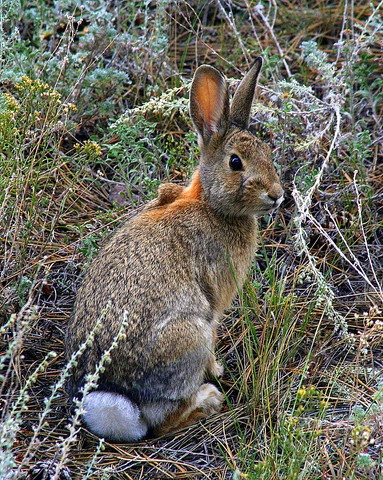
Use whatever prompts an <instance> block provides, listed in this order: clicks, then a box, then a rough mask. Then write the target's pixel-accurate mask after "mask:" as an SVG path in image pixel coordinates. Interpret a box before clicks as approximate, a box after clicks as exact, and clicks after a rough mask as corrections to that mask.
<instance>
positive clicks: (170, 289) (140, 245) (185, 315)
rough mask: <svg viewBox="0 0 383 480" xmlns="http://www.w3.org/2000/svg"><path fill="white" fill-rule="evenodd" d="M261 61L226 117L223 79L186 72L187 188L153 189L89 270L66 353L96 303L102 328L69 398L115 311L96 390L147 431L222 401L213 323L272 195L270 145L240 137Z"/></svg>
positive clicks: (166, 427)
mask: <svg viewBox="0 0 383 480" xmlns="http://www.w3.org/2000/svg"><path fill="white" fill-rule="evenodd" d="M260 63H261V62H260V60H258V62H256V64H255V65H254V67H253V68H252V69H251V70H250V72H249V73H248V75H247V76H246V77H245V78H244V80H243V81H242V83H241V84H240V86H239V88H238V90H237V93H236V96H235V98H236V99H237V100H235V98H234V100H233V102H232V105H231V109H230V106H229V95H228V89H227V84H226V81H225V79H224V77H223V76H222V75H221V74H220V73H219V72H218V71H217V70H215V69H214V68H212V67H209V66H202V67H200V68H199V69H198V70H197V72H196V74H195V77H194V79H193V83H192V88H191V95H190V111H191V116H192V119H193V122H194V125H195V127H196V129H197V132H198V135H199V144H200V147H201V161H200V166H199V169H198V170H197V171H196V172H195V174H194V176H193V178H192V180H191V182H190V184H189V186H187V187H186V188H185V187H181V186H179V185H175V184H164V185H163V186H162V187H161V188H160V190H159V196H158V198H157V199H156V200H154V201H153V202H150V203H149V204H148V205H147V207H146V208H145V209H144V210H143V211H142V213H141V214H139V215H137V216H136V217H134V218H132V219H131V220H129V221H128V222H127V223H125V224H124V225H123V226H122V227H121V228H120V229H119V230H118V231H117V232H116V233H115V235H114V236H113V237H112V239H111V240H110V241H109V243H107V244H106V245H105V247H104V248H103V249H102V250H101V251H100V253H99V255H98V257H97V258H96V259H95V260H94V262H93V263H92V265H91V266H90V268H89V270H88V272H87V274H86V276H85V278H84V281H83V284H82V286H81V288H80V290H79V292H78V295H77V298H76V303H75V312H74V315H73V317H72V319H71V321H70V323H69V326H68V333H67V337H66V346H67V355H68V357H69V356H70V355H72V354H73V353H74V352H76V351H77V350H78V348H79V346H80V345H81V343H83V342H84V341H85V340H86V339H87V338H88V336H89V333H90V332H91V331H92V329H93V328H94V326H95V324H96V323H97V319H98V318H100V315H101V314H102V311H103V309H105V307H106V306H107V308H106V311H105V312H104V317H103V320H102V325H103V327H102V328H101V330H100V332H99V333H97V335H96V338H95V342H94V345H92V347H91V348H88V349H87V350H86V351H85V353H84V354H83V355H82V357H81V358H80V360H79V363H78V366H77V368H76V370H75V371H74V372H73V376H72V379H71V381H70V383H69V391H70V393H71V395H76V393H77V392H78V391H79V389H81V386H82V385H83V384H84V381H85V376H86V374H87V373H89V372H92V371H94V369H95V366H96V365H97V364H98V362H99V361H100V358H101V356H102V353H103V352H104V351H105V350H106V349H108V348H109V347H110V345H111V342H112V341H113V338H115V336H116V335H117V333H118V331H119V328H120V325H121V321H122V318H123V314H125V315H126V318H127V325H126V338H124V340H123V341H120V343H119V345H118V346H117V348H116V349H114V350H113V351H112V352H111V362H110V363H109V364H107V365H106V367H105V371H104V372H103V373H102V374H101V377H100V380H99V385H98V389H100V390H104V391H111V392H120V393H123V394H124V395H125V396H126V397H128V398H129V399H130V400H131V401H132V402H134V403H136V404H137V405H138V407H139V408H140V410H141V412H142V418H143V419H144V420H145V422H146V423H147V424H148V426H149V428H153V429H154V432H155V433H157V434H159V433H164V432H168V431H173V430H174V429H176V428H180V427H182V426H185V425H188V424H190V423H191V422H193V421H195V420H196V419H199V418H203V417H204V416H206V415H209V414H211V413H213V412H215V411H218V410H219V408H220V405H221V403H222V400H223V397H222V394H220V393H219V392H218V390H217V389H216V388H215V387H214V386H213V385H211V384H203V382H204V379H205V378H206V377H212V376H213V377H214V376H215V375H220V374H221V373H222V367H221V366H220V365H219V364H218V363H217V362H216V360H215V356H214V344H215V338H216V329H217V325H218V323H219V320H220V317H221V316H222V313H223V312H224V310H225V309H227V308H229V307H230V305H231V302H232V300H233V297H234V296H235V294H236V292H237V291H238V289H240V288H241V286H242V284H243V281H244V279H245V277H246V274H247V271H248V268H249V265H250V264H251V260H252V257H253V255H254V252H255V248H256V246H257V239H258V230H257V220H256V216H257V215H262V214H264V213H266V212H268V211H270V210H271V209H272V208H274V207H276V206H278V205H279V203H280V201H281V198H282V195H283V190H282V187H281V185H280V182H279V179H278V177H277V174H276V172H275V169H274V167H273V164H272V160H271V159H270V149H269V147H267V146H266V145H265V144H264V143H262V142H261V141H260V140H259V139H257V138H256V137H255V136H253V135H252V134H251V133H250V132H249V131H248V130H247V129H246V127H247V122H248V117H249V115H250V108H251V102H252V99H253V95H254V89H255V83H256V78H257V76H258V73H259V69H260ZM238 91H239V93H238ZM234 120H235V121H234ZM243 122H245V123H243ZM233 155H238V156H239V157H240V158H241V160H242V165H243V168H242V169H241V170H240V171H234V170H233V168H232V167H231V166H230V158H231V157H232V156H233Z"/></svg>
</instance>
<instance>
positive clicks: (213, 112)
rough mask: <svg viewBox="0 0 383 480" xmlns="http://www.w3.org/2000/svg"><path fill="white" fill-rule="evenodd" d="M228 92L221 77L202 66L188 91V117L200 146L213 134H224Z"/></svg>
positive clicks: (228, 109)
mask: <svg viewBox="0 0 383 480" xmlns="http://www.w3.org/2000/svg"><path fill="white" fill-rule="evenodd" d="M229 112H230V107H229V92H228V88H227V82H226V80H225V78H224V77H223V75H222V74H221V73H220V72H219V71H218V70H217V69H215V68H214V67H211V66H209V65H202V66H201V67H199V68H198V69H197V70H196V72H195V74H194V78H193V82H192V86H191V90H190V116H191V118H192V120H193V123H194V126H195V128H196V130H197V132H198V135H199V137H200V138H199V139H200V141H201V140H202V144H204V145H207V144H208V143H209V141H210V139H211V137H212V135H213V134H214V133H217V132H219V133H224V132H225V131H226V129H227V128H228V126H229Z"/></svg>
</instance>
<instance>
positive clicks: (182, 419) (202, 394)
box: [155, 383, 224, 436]
mask: <svg viewBox="0 0 383 480" xmlns="http://www.w3.org/2000/svg"><path fill="white" fill-rule="evenodd" d="M223 400H224V396H223V394H222V393H221V392H220V391H219V390H218V389H217V388H216V387H215V386H214V385H212V384H211V383H204V384H203V385H201V386H200V388H199V390H198V391H197V393H195V394H194V395H192V397H191V398H190V399H189V400H186V401H182V402H181V403H180V405H179V407H178V408H177V410H176V411H174V412H173V413H172V414H171V415H169V416H168V417H167V419H166V420H165V422H164V423H162V424H161V425H159V426H158V427H157V428H156V429H155V433H156V435H158V436H159V435H164V434H165V433H169V432H174V431H177V430H180V429H181V428H184V427H187V426H189V425H191V424H193V423H195V422H197V421H198V420H201V419H203V418H206V417H208V416H209V415H212V414H213V413H218V412H219V411H220V410H221V408H222V403H223Z"/></svg>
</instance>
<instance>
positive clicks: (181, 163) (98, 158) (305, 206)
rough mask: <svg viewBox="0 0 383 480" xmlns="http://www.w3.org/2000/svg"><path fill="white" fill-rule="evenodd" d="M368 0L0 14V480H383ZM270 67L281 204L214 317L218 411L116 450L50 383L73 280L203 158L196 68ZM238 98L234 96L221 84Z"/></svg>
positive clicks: (380, 193) (375, 37) (376, 124)
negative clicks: (192, 88)
mask: <svg viewBox="0 0 383 480" xmlns="http://www.w3.org/2000/svg"><path fill="white" fill-rule="evenodd" d="M382 13H383V5H382V2H377V1H376V2H372V3H370V4H366V3H365V2H357V1H355V2H351V3H350V2H338V3H336V4H334V2H326V1H320V0H313V1H310V2H306V3H302V2H297V1H295V0H293V1H292V2H289V3H282V2H261V3H258V4H253V3H251V2H247V1H239V2H232V1H228V2H225V3H223V2H220V1H217V2H184V1H182V0H179V1H177V2H172V3H167V2H163V1H158V2H152V3H145V2H138V3H137V4H135V6H134V8H133V7H130V6H129V5H128V4H127V6H126V8H123V7H122V5H120V4H119V3H118V2H106V1H104V0H100V1H98V2H94V3H92V4H90V2H85V3H84V5H83V7H81V8H79V7H76V6H75V4H74V3H72V2H70V1H65V2H60V3H57V2H52V3H49V2H42V1H40V0H34V1H32V2H29V4H28V6H25V5H23V6H22V5H21V4H20V3H19V2H18V1H17V0H13V1H12V2H8V3H7V4H5V3H4V2H0V23H1V43H0V55H1V58H0V61H1V65H0V68H1V70H0V73H1V78H0V166H1V168H0V187H1V188H0V245H1V248H0V259H1V264H0V265H1V269H0V288H1V290H0V335H1V336H0V352H1V357H0V411H1V423H0V431H1V434H0V450H1V455H0V477H1V478H7V479H8V478H9V479H12V478H27V479H36V480H37V479H44V478H54V479H66V478H100V479H102V478H113V479H114V478H116V479H155V478H158V479H163V478H193V479H194V478H211V479H227V478H233V479H236V480H238V479H241V478H247V479H250V480H252V479H279V478H283V479H288V480H290V479H291V480H292V479H315V480H322V479H330V478H331V479H343V478H346V479H355V480H356V479H358V480H362V479H383V466H382V465H383V457H382V451H383V448H382V445H383V427H382V417H383V393H382V392H383V371H382V362H383V358H382V354H381V352H382V346H383V345H382V344H383V341H382V338H383V335H382V332H383V314H382V310H383V292H382V279H383V262H382V258H383V246H382V238H383V151H382V138H383V132H382V122H381V119H382V113H383V81H382V73H383V72H382V65H381V62H379V58H380V54H381V52H380V44H381V42H382V36H383V24H382V20H381V16H382ZM257 55H262V56H263V57H264V59H265V67H264V71H263V76H262V78H261V85H260V87H259V89H258V92H259V96H258V98H257V101H256V106H255V109H254V124H253V127H254V130H255V131H256V133H257V135H259V136H261V137H262V138H263V139H264V140H265V141H266V142H268V143H269V144H270V145H271V147H272V149H273V152H274V156H275V161H276V164H277V168H278V170H279V172H280V175H281V178H282V181H283V184H284V186H285V192H286V195H285V201H284V203H283V205H282V207H281V208H280V209H279V211H278V212H277V213H275V214H274V215H273V216H272V217H270V218H264V219H261V220H260V225H261V231H262V240H263V242H262V247H261V249H260V250H259V251H258V252H257V254H256V256H255V259H254V264H253V269H252V271H251V273H250V275H249V280H248V282H247V284H246V286H245V288H244V291H243V292H242V293H240V294H239V296H238V299H237V300H236V302H235V304H234V305H233V308H232V309H231V311H230V312H228V313H227V316H226V317H225V318H224V319H223V322H222V326H221V329H220V331H219V338H218V346H217V348H218V356H219V358H220V359H221V361H222V362H223V364H224V365H225V374H224V376H223V378H222V380H221V382H220V388H221V389H222V391H223V392H224V393H225V396H226V402H225V408H224V410H223V411H222V413H220V414H219V415H216V416H214V417H212V418H209V419H207V420H206V421H204V422H202V423H199V424H196V425H194V426H193V427H191V428H189V429H187V430H184V431H182V432H179V433H177V434H176V435H174V436H168V437H164V438H160V439H150V440H147V441H145V442H142V443H138V444H132V445H128V444H121V445H117V444H115V445H114V444H108V443H107V442H102V441H100V440H99V439H97V438H96V437H94V436H93V435H91V434H89V433H88V432H87V431H86V430H85V429H83V428H82V426H81V424H80V423H79V422H78V420H77V417H76V412H75V411H73V410H72V409H71V407H70V405H69V403H68V398H67V397H66V394H65V391H64V389H63V383H64V381H65V377H66V375H67V370H66V368H67V366H66V365H65V361H64V354H63V338H64V332H65V326H66V322H67V320H68V318H69V316H70V314H71V310H72V307H73V301H74V297H75V293H76V291H77V288H78V286H79V284H80V282H81V278H82V273H83V271H84V270H85V269H86V267H87V265H88V264H89V262H90V261H91V260H92V258H93V257H94V255H95V254H96V253H97V250H98V247H99V245H100V244H101V243H102V241H103V240H104V239H105V238H106V237H107V236H108V235H110V234H111V232H112V231H113V230H114V229H115V228H116V227H117V226H118V225H119V224H120V223H121V222H122V221H124V220H126V219H127V218H129V216H130V215H131V214H132V213H133V212H134V211H135V210H136V209H137V208H140V206H141V205H142V204H143V203H145V202H146V201H147V200H148V199H150V198H153V196H155V191H156V188H157V186H158V184H159V183H160V182H161V181H163V180H172V181H176V182H180V183H182V182H185V181H186V179H187V178H190V174H191V172H192V171H193V168H194V166H195V165H196V162H197V158H198V152H197V147H196V141H195V138H194V136H193V134H191V133H190V131H191V124H190V120H189V118H188V113H187V97H188V85H189V83H188V82H189V81H190V79H191V76H192V74H193V72H194V70H195V68H196V66H197V65H198V64H201V63H211V64H214V65H217V66H218V67H219V68H220V69H222V70H223V71H224V72H225V73H226V74H227V76H228V77H229V79H231V78H239V76H240V72H244V71H245V70H246V68H247V66H248V65H249V64H250V63H251V61H252V59H253V58H255V57H256V56H257ZM230 82H231V85H233V84H234V83H235V82H234V80H230Z"/></svg>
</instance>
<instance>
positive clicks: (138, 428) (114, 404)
mask: <svg viewBox="0 0 383 480" xmlns="http://www.w3.org/2000/svg"><path fill="white" fill-rule="evenodd" d="M84 409H85V413H84V414H83V419H84V421H85V423H86V424H87V426H88V427H89V430H90V431H91V432H93V433H95V434H96V435H97V436H99V437H101V438H105V439H107V440H112V441H115V442H132V441H136V440H140V439H141V438H143V437H144V436H145V435H146V433H147V431H148V426H147V424H146V423H145V421H144V420H143V419H142V418H141V413H140V409H139V408H138V406H137V405H136V404H135V403H133V402H131V401H130V400H129V398H127V397H125V396H124V395H120V394H118V393H113V392H102V391H96V392H91V393H89V394H88V395H87V396H86V397H85V400H84Z"/></svg>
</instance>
